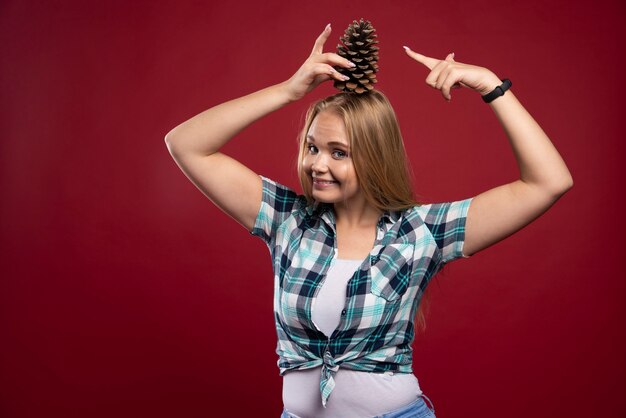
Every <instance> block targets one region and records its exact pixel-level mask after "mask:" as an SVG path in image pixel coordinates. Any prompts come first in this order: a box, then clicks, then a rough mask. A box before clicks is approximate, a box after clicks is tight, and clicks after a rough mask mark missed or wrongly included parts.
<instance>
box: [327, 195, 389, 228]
mask: <svg viewBox="0 0 626 418" xmlns="http://www.w3.org/2000/svg"><path fill="white" fill-rule="evenodd" d="M334 209H335V218H336V221H337V224H342V225H344V226H346V227H350V228H352V227H354V228H358V227H369V226H371V225H376V223H378V219H379V218H380V215H381V213H382V212H381V211H380V210H379V209H378V208H376V207H374V206H372V205H370V204H369V203H367V202H366V201H365V200H363V201H361V202H349V203H347V204H346V203H335V204H334Z"/></svg>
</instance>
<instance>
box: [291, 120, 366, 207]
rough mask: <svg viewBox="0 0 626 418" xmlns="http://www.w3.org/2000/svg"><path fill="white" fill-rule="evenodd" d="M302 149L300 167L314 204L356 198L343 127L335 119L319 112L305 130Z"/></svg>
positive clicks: (340, 201) (353, 170) (355, 179)
mask: <svg viewBox="0 0 626 418" xmlns="http://www.w3.org/2000/svg"><path fill="white" fill-rule="evenodd" d="M305 148H306V149H305V154H304V158H303V161H302V167H303V169H304V172H305V173H306V175H307V176H308V177H309V180H310V181H311V193H312V194H313V198H314V199H315V200H316V201H318V202H324V203H348V202H349V201H351V200H353V199H354V198H356V197H360V190H359V183H358V180H357V176H356V171H355V169H354V164H353V162H352V156H351V153H350V144H349V142H348V136H347V135H346V127H345V125H344V123H343V120H342V119H341V118H340V117H339V116H337V115H336V114H334V113H332V112H329V111H324V112H320V113H319V114H318V115H317V116H316V117H315V119H313V123H312V124H311V126H310V128H309V132H308V133H307V138H306V147H305Z"/></svg>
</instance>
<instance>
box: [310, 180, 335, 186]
mask: <svg viewBox="0 0 626 418" xmlns="http://www.w3.org/2000/svg"><path fill="white" fill-rule="evenodd" d="M335 184H337V182H336V181H333V180H324V179H317V178H314V179H313V186H315V187H329V186H333V185H335Z"/></svg>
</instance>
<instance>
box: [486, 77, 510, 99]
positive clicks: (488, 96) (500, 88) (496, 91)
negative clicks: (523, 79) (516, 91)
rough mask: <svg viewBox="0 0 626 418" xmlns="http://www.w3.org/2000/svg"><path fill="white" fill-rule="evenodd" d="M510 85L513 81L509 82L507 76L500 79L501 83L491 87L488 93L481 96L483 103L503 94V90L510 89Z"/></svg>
mask: <svg viewBox="0 0 626 418" xmlns="http://www.w3.org/2000/svg"><path fill="white" fill-rule="evenodd" d="M512 85H513V83H511V80H509V79H508V78H505V79H504V80H502V84H501V85H499V86H498V87H496V88H495V89H493V90H492V91H491V92H490V93H487V94H485V95H484V96H482V98H483V101H484V102H485V103H491V102H493V101H494V100H496V99H497V98H498V97H500V96H503V95H504V92H505V91H507V90H508V89H510V88H511V86H512Z"/></svg>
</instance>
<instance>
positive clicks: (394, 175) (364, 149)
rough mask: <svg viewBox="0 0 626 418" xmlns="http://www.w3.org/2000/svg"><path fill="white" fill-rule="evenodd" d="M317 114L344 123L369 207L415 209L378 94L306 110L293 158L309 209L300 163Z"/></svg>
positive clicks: (398, 140)
mask: <svg viewBox="0 0 626 418" xmlns="http://www.w3.org/2000/svg"><path fill="white" fill-rule="evenodd" d="M321 112H332V113H334V114H335V115H337V116H339V117H340V118H341V120H343V123H344V125H345V128H346V134H347V136H348V141H349V144H350V154H351V158H352V163H353V164H354V169H355V172H356V177H357V179H358V182H359V188H360V190H361V192H362V193H363V195H364V197H365V199H366V201H367V202H368V203H369V204H370V205H372V206H373V207H375V208H377V209H378V210H380V211H383V212H384V211H402V210H405V209H409V208H411V207H413V206H416V205H419V204H420V203H419V202H418V201H417V200H416V198H415V195H414V192H413V184H412V173H411V168H410V165H409V161H408V158H407V155H406V150H405V148H404V142H403V140H402V134H401V133H400V126H399V124H398V120H397V118H396V113H395V111H394V110H393V107H392V106H391V103H389V100H388V99H387V97H386V96H385V95H384V94H383V93H382V92H380V91H378V90H371V91H369V92H367V93H365V94H356V93H339V94H335V95H333V96H329V97H327V98H325V99H322V100H319V101H317V102H315V103H313V104H312V105H311V106H310V107H309V109H308V111H307V113H306V118H305V122H304V127H303V129H302V131H301V133H300V138H299V153H298V177H299V179H300V185H301V187H302V191H303V193H304V195H305V196H306V198H307V200H308V202H309V204H313V203H314V199H313V196H312V193H311V189H312V184H311V179H310V177H309V176H308V175H307V174H306V173H305V171H304V167H303V160H304V157H305V155H306V153H307V151H308V149H307V141H306V138H307V134H308V132H309V129H310V127H311V124H312V123H313V120H314V119H315V117H316V116H317V115H318V114H320V113H321ZM426 293H427V292H425V293H424V294H423V295H422V299H421V302H420V306H419V309H418V310H417V312H416V316H415V323H416V325H417V326H418V327H419V328H421V329H422V330H423V329H424V328H425V326H426V322H425V312H426V311H427V310H428V305H429V302H428V298H427V297H426Z"/></svg>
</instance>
